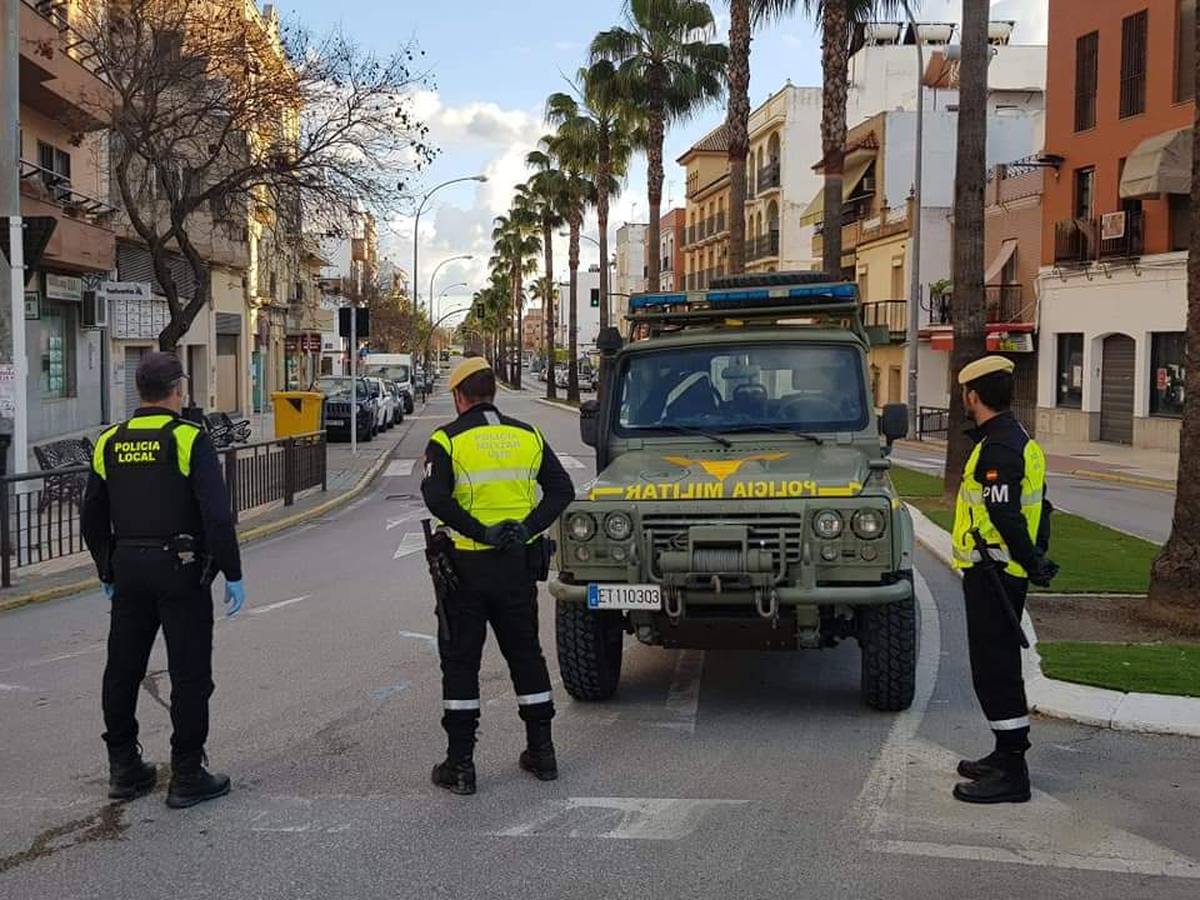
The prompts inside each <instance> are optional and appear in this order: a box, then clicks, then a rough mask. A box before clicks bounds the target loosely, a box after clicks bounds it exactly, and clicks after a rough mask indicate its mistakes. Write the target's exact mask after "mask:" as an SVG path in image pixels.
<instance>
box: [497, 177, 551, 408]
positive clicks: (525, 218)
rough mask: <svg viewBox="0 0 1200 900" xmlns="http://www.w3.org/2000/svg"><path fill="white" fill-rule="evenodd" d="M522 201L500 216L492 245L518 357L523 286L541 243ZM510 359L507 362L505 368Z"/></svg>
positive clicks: (514, 379)
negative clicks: (504, 280)
mask: <svg viewBox="0 0 1200 900" xmlns="http://www.w3.org/2000/svg"><path fill="white" fill-rule="evenodd" d="M520 201H521V198H520V195H518V197H517V199H516V200H515V201H514V202H513V205H512V208H511V209H510V210H509V213H508V215H507V216H497V217H496V219H495V227H493V228H492V242H493V245H494V248H495V256H494V257H493V261H494V263H495V264H496V265H497V266H498V267H499V268H501V269H503V271H504V273H505V275H506V276H507V280H508V287H509V290H510V292H511V293H510V295H509V299H510V304H511V305H510V309H511V311H512V314H513V322H514V335H513V346H514V347H516V349H517V353H518V355H519V354H520V349H521V318H522V314H523V312H524V307H525V292H524V290H523V287H522V286H523V284H524V280H525V276H526V275H527V274H529V273H530V272H531V271H533V267H534V266H535V263H534V259H535V257H536V256H537V252H538V250H540V249H541V240H540V239H539V238H538V236H537V234H536V231H535V229H536V224H537V223H536V220H535V219H534V217H533V215H532V213H531V211H530V210H529V208H528V207H527V206H526V205H524V204H523V203H522V202H520ZM507 368H508V360H507V359H505V369H506V370H507ZM509 380H510V381H511V383H512V384H513V386H514V387H518V388H519V387H520V386H521V365H520V363H519V362H518V364H517V365H516V366H515V367H514V368H513V371H512V374H511V378H510V379H509Z"/></svg>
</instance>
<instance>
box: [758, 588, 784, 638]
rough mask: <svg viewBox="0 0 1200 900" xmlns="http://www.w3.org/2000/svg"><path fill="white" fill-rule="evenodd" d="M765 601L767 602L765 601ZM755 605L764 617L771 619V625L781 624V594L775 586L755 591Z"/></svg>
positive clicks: (774, 626)
mask: <svg viewBox="0 0 1200 900" xmlns="http://www.w3.org/2000/svg"><path fill="white" fill-rule="evenodd" d="M764 601H765V602H764ZM754 606H755V607H756V608H757V610H758V614H759V615H760V616H761V617H762V618H764V619H770V620H771V627H772V628H776V627H778V625H779V595H778V594H777V593H776V592H775V589H774V588H770V589H769V590H760V591H755V592H754Z"/></svg>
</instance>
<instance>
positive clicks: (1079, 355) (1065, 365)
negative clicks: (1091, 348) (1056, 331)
mask: <svg viewBox="0 0 1200 900" xmlns="http://www.w3.org/2000/svg"><path fill="white" fill-rule="evenodd" d="M1057 367H1058V398H1057V399H1058V405H1059V406H1061V407H1065V408H1067V409H1082V408H1083V335H1082V334H1060V335H1059V336H1058V360H1057Z"/></svg>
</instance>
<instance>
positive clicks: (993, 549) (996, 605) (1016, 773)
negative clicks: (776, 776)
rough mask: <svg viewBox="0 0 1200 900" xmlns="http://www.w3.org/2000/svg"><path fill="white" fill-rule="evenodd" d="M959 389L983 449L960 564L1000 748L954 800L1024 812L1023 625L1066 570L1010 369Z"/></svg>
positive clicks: (968, 768) (973, 766) (961, 515)
mask: <svg viewBox="0 0 1200 900" xmlns="http://www.w3.org/2000/svg"><path fill="white" fill-rule="evenodd" d="M958 380H959V384H960V385H961V386H962V397H963V406H964V408H965V410H966V414H967V416H968V417H969V418H970V419H971V420H972V421H973V422H974V424H975V428H974V431H973V432H972V437H973V438H974V439H975V441H976V444H975V448H974V450H973V451H972V452H971V454H970V456H969V457H968V459H967V463H966V466H965V468H964V469H963V477H962V485H961V487H960V488H959V492H958V502H957V507H956V509H955V514H954V532H953V542H954V564H955V567H956V568H958V569H961V570H962V574H963V594H964V595H965V598H966V612H967V642H968V645H969V649H970V655H971V677H972V681H973V682H974V686H975V694H976V696H977V697H978V698H979V703H980V705H981V706H982V707H983V712H984V715H986V716H987V720H988V725H989V726H990V727H991V729H992V732H993V733H994V735H995V739H996V744H995V750H993V752H991V753H989V754H988V755H987V756H985V757H983V758H982V759H978V760H963V761H962V762H960V763H959V764H958V773H959V774H960V775H961V776H962V777H964V778H966V779H967V781H965V782H962V783H960V784H958V785H956V786H955V788H954V796H955V797H957V798H958V799H959V800H962V801H964V802H967V803H1020V802H1024V801H1026V800H1028V799H1029V796H1030V791H1029V769H1028V767H1027V765H1026V763H1025V751H1026V750H1028V749H1029V708H1028V706H1027V705H1026V702H1025V685H1024V682H1023V681H1022V679H1021V640H1022V635H1021V632H1020V626H1019V624H1018V622H1019V620H1020V617H1021V613H1022V611H1023V610H1024V607H1025V593H1026V590H1027V588H1028V583H1029V582H1030V581H1032V582H1033V583H1034V584H1036V585H1041V586H1045V585H1048V584H1049V583H1050V579H1051V578H1053V577H1054V573H1055V572H1056V571H1057V570H1058V567H1057V566H1056V565H1055V564H1054V563H1052V562H1050V561H1049V560H1048V559H1046V557H1045V551H1046V549H1047V544H1048V542H1049V504H1048V503H1047V502H1046V499H1045V496H1046V458H1045V455H1044V454H1043V453H1042V448H1041V447H1039V446H1038V444H1037V442H1036V441H1034V440H1033V439H1032V438H1031V437H1030V436H1029V434H1028V433H1027V432H1026V431H1025V429H1024V428H1022V427H1021V423H1020V422H1018V421H1017V420H1016V418H1015V417H1014V416H1013V414H1012V411H1011V407H1012V398H1013V363H1012V361H1011V360H1008V359H1005V358H1004V357H1000V356H987V357H984V358H983V359H979V360H976V361H975V362H973V363H971V364H970V365H967V366H964V367H963V369H962V371H961V372H960V373H959V377H958Z"/></svg>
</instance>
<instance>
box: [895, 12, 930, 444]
mask: <svg viewBox="0 0 1200 900" xmlns="http://www.w3.org/2000/svg"><path fill="white" fill-rule="evenodd" d="M901 2H902V3H903V4H904V14H905V15H906V16H907V17H908V25H909V27H910V28H912V30H913V44H914V45H915V46H916V48H917V128H916V131H917V136H916V142H915V143H916V146H915V147H914V155H915V157H916V163H915V164H914V167H913V213H912V221H911V222H909V223H908V234H909V245H910V247H909V249H910V252H911V253H912V265H911V266H910V268H909V273H908V295H909V300H908V433H909V436H910V437H913V438H916V437H919V435H918V434H917V424H918V417H917V367H918V356H919V355H920V354H919V351H920V348H919V347H918V341H919V339H920V329H921V175H922V168H923V165H922V164H923V162H924V152H923V149H924V148H923V145H924V142H925V51H924V50H923V49H922V48H921V35H920V33H919V31H918V29H917V20H916V19H915V18H914V17H913V13H912V6H911V5H910V4H909V0H901Z"/></svg>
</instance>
